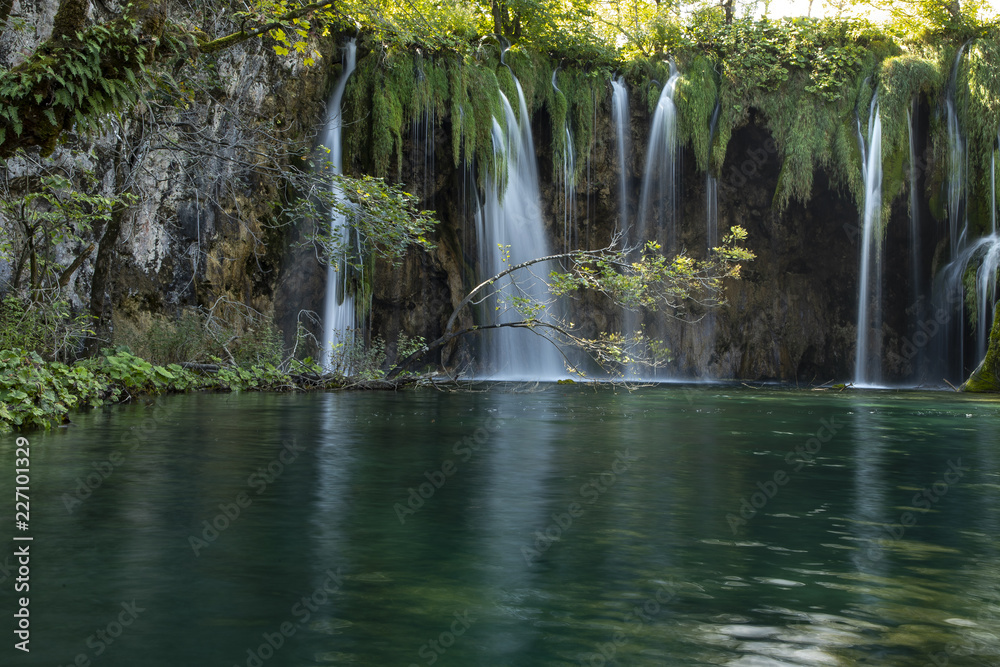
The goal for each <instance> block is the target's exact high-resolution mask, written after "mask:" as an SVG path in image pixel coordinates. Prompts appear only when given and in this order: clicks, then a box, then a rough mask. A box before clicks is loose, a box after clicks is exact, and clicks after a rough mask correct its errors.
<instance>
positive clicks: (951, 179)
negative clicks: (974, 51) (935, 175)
mask: <svg viewBox="0 0 1000 667" xmlns="http://www.w3.org/2000/svg"><path fill="white" fill-rule="evenodd" d="M967 44H968V43H966V44H964V45H962V47H961V48H960V49H959V50H958V53H957V54H956V56H955V63H954V65H953V66H952V71H951V79H950V80H949V82H948V88H947V92H946V97H945V116H946V118H945V120H946V129H947V134H948V181H947V183H946V195H947V198H948V202H947V203H948V209H947V210H948V242H949V250H950V256H951V261H950V262H949V263H948V264H947V265H946V266H945V267H944V268H943V269H941V271H940V272H939V274H938V275H937V276H936V278H935V281H934V303H935V305H936V306H937V308H938V309H943V311H944V312H947V313H948V319H947V320H946V322H945V324H944V325H942V326H943V329H944V332H943V334H942V335H938V336H936V337H935V341H934V345H935V350H936V354H935V356H936V357H937V358H938V359H940V360H941V363H942V365H943V368H942V369H941V370H942V371H943V373H944V374H945V375H946V376H950V377H951V378H953V379H955V380H958V379H960V378H962V377H964V376H965V370H966V369H965V336H966V334H965V314H964V308H963V303H964V298H963V294H964V292H965V286H964V284H963V278H964V274H965V272H966V270H967V268H968V265H969V262H971V261H973V260H975V259H977V258H982V259H983V260H984V261H987V260H989V258H990V255H991V253H990V252H989V247H988V246H989V245H990V244H989V238H990V237H986V238H983V239H979V240H978V241H975V242H974V243H971V244H970V243H969V239H968V217H967V214H966V208H967V206H966V202H967V200H968V184H967V174H968V151H967V147H966V145H965V138H964V137H963V136H962V128H961V125H960V123H959V116H958V111H957V105H956V102H955V100H956V98H957V86H958V70H959V66H960V64H961V62H962V54H963V53H964V51H965V47H966V46H967ZM981 268H982V267H981ZM977 282H978V283H979V284H978V285H977V291H980V287H981V288H982V290H985V289H986V286H985V285H983V281H981V280H980V281H977ZM977 297H981V298H985V296H984V294H982V293H981V294H977ZM978 303H979V299H977V304H978ZM979 314H980V315H983V314H984V312H983V310H982V309H980V311H979ZM984 351H985V348H984Z"/></svg>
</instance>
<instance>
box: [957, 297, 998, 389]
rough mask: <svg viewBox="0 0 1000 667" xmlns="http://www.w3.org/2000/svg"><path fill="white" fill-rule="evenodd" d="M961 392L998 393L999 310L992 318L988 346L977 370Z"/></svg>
mask: <svg viewBox="0 0 1000 667" xmlns="http://www.w3.org/2000/svg"><path fill="white" fill-rule="evenodd" d="M962 391H968V392H972V393H977V394H984V393H997V392H1000V308H997V309H996V313H995V315H994V316H993V330H992V331H990V346H989V348H988V349H987V350H986V357H985V358H984V359H983V361H982V363H980V364H979V368H977V369H976V370H975V371H973V373H972V375H970V376H969V379H968V380H966V381H965V384H963V385H962Z"/></svg>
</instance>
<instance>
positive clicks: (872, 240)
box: [854, 98, 882, 386]
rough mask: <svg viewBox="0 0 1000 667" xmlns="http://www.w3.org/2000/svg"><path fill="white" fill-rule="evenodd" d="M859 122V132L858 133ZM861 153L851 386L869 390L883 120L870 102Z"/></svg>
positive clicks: (877, 343)
mask: <svg viewBox="0 0 1000 667" xmlns="http://www.w3.org/2000/svg"><path fill="white" fill-rule="evenodd" d="M860 125H861V121H860V120H859V121H858V132H859V134H860V132H861V127H860ZM862 147H863V148H864V151H863V153H862V156H863V157H864V166H863V172H864V173H863V175H864V181H865V209H864V216H863V218H862V241H861V270H860V276H859V279H858V320H857V322H858V331H857V345H856V347H855V350H856V355H855V359H854V384H855V385H858V386H868V385H874V384H877V383H878V382H879V381H880V379H881V340H882V335H881V329H882V322H881V319H882V318H881V312H882V262H881V245H882V244H881V242H880V241H879V239H878V238H876V235H877V233H878V227H879V226H880V225H879V222H880V220H881V217H882V118H881V116H879V107H878V99H877V98H873V99H872V103H871V110H870V112H869V116H868V141H867V145H866V144H865V142H864V141H863V139H862Z"/></svg>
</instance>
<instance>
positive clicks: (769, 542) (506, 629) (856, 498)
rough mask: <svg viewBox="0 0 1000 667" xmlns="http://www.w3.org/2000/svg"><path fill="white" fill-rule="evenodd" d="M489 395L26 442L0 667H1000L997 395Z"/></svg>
mask: <svg viewBox="0 0 1000 667" xmlns="http://www.w3.org/2000/svg"><path fill="white" fill-rule="evenodd" d="M510 389H511V388H510V387H505V386H502V385H498V386H494V387H493V388H492V389H491V390H490V391H483V392H466V393H444V392H439V391H436V390H416V391H404V392H398V393H391V392H384V393H382V392H380V393H330V394H309V395H275V394H264V395H253V394H250V395H207V394H199V395H190V396H177V397H167V398H164V399H161V400H159V401H157V402H156V403H155V404H152V403H151V404H149V405H139V406H125V407H113V408H108V409H103V410H98V411H93V412H90V413H86V414H81V415H78V416H77V418H76V422H77V424H76V426H74V427H72V428H66V429H57V430H55V431H53V432H51V433H30V434H28V439H29V440H30V442H31V453H32V459H31V471H32V472H31V492H30V493H31V509H32V513H31V528H30V534H31V536H32V537H33V538H34V541H33V542H31V575H30V576H31V581H30V586H31V591H30V612H31V644H30V646H31V653H30V654H29V655H25V654H22V653H20V652H18V651H15V650H14V649H13V648H12V645H13V643H14V641H16V640H15V639H12V634H11V633H10V630H11V629H12V627H13V621H12V619H11V615H10V613H11V611H12V610H13V609H15V594H14V592H13V577H14V576H16V575H15V573H13V572H10V571H9V568H10V565H11V564H12V554H13V549H14V548H13V547H12V546H8V547H4V549H3V551H0V566H3V567H0V579H4V581H3V583H2V584H0V609H2V610H3V613H4V616H5V617H6V618H7V621H6V622H5V627H7V628H8V630H7V631H6V632H5V633H4V636H6V637H7V640H6V644H5V645H3V646H0V664H3V665H22V664H23V665H45V666H46V667H51V666H53V665H60V666H62V665H71V664H79V665H87V664H92V665H98V666H105V665H107V666H123V667H124V666H128V667H133V666H136V667H138V666H143V667H160V666H163V667H167V666H170V667H188V666H193V667H200V666H202V665H204V666H209V665H211V666H219V667H231V666H234V665H238V666H241V667H254V666H258V667H259V666H261V665H267V666H268V667H273V666H282V667H307V666H321V665H338V664H344V665H372V666H376V665H377V666H383V665H402V666H403V667H408V666H411V665H432V664H434V665H462V666H469V665H511V666H525V665H526V666H532V665H539V666H541V665H545V666H548V665H553V666H555V665H595V666H596V665H684V666H687V665H741V666H770V665H859V664H860V665H867V664H870V665H890V666H896V665H900V666H901V665H914V666H918V667H923V666H924V665H939V666H940V665H945V664H947V665H997V664H1000V620H998V619H1000V402H998V401H997V400H996V399H986V398H977V397H969V396H961V395H956V394H950V393H936V392H908V393H894V392H874V391H873V392H842V393H833V392H804V391H803V392H799V391H795V390H788V389H781V388H763V389H760V390H751V389H748V388H744V387H725V386H694V387H681V386H661V387H651V388H645V389H641V390H637V391H633V392H629V391H626V390H624V389H621V388H617V389H615V388H611V387H602V388H597V389H595V388H592V387H585V386H555V385H547V386H546V385H542V386H539V387H536V388H534V389H535V390H525V388H524V387H520V388H519V391H516V392H514V391H511V390H510ZM0 456H2V461H3V464H2V466H0V470H2V473H3V474H2V476H0V497H2V498H4V499H5V500H4V502H3V503H2V505H0V519H2V520H3V522H4V525H5V526H13V521H14V517H13V510H14V508H13V501H12V500H10V499H12V498H13V495H14V494H13V486H14V479H13V477H14V475H13V470H12V469H13V460H14V438H13V437H9V436H7V437H4V439H3V442H2V443H0ZM15 532H16V531H14V529H13V528H6V529H5V533H6V534H7V535H8V537H9V536H11V535H13V534H14V533H15ZM13 544H15V543H13V542H8V545H13ZM4 558H7V559H8V560H7V561H6V562H5V561H4ZM74 661H76V662H75V663H74Z"/></svg>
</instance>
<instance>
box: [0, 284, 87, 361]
mask: <svg viewBox="0 0 1000 667" xmlns="http://www.w3.org/2000/svg"><path fill="white" fill-rule="evenodd" d="M36 297H39V298H38V299H37V300H32V299H29V298H27V297H26V296H22V295H19V294H17V293H14V292H11V293H8V294H7V295H6V296H5V297H4V298H3V300H2V302H0V349H25V350H27V351H29V352H32V353H37V354H39V355H41V356H42V357H43V358H45V359H62V360H63V361H68V360H70V359H72V358H74V357H75V356H76V353H77V350H78V348H79V345H80V343H81V342H82V340H83V339H84V337H86V336H88V335H93V333H94V332H93V331H92V330H91V318H90V316H89V315H87V314H75V313H73V312H72V311H71V310H70V306H69V302H68V301H66V300H65V298H63V297H62V296H61V295H60V293H59V292H55V293H53V294H48V293H46V294H36Z"/></svg>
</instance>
